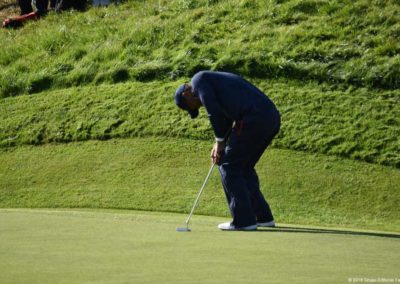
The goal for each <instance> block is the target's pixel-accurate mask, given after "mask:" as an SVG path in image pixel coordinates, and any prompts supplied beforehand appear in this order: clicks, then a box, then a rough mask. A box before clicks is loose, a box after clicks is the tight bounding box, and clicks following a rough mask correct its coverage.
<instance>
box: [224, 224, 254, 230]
mask: <svg viewBox="0 0 400 284" xmlns="http://www.w3.org/2000/svg"><path fill="white" fill-rule="evenodd" d="M218 229H221V230H223V231H255V230H257V225H250V226H245V227H240V228H237V227H235V226H234V225H233V224H232V223H231V222H226V223H222V224H219V225H218Z"/></svg>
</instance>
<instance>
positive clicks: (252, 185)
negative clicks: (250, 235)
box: [219, 112, 280, 227]
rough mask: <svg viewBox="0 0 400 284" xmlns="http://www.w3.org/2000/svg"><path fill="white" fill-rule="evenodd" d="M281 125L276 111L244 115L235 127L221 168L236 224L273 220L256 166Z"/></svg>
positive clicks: (238, 225)
mask: <svg viewBox="0 0 400 284" xmlns="http://www.w3.org/2000/svg"><path fill="white" fill-rule="evenodd" d="M279 128H280V117H279V113H277V112H276V113H274V114H270V115H264V116H262V117H260V116H258V117H257V116H247V117H244V118H243V119H242V120H240V121H236V123H235V126H234V127H233V129H232V133H231V135H230V138H229V140H228V143H227V146H226V147H225V151H224V154H223V156H222V158H221V163H220V166H219V171H220V174H221V180H222V184H223V187H224V191H225V195H226V199H227V201H228V205H229V209H230V212H231V215H232V217H233V221H232V223H233V225H235V226H236V227H244V226H249V225H254V224H256V223H257V222H269V221H272V220H273V215H272V212H271V209H270V207H269V205H268V203H267V201H266V200H265V198H264V196H263V194H262V193H261V191H260V184H259V179H258V176H257V173H256V171H255V169H254V167H255V165H256V163H257V162H258V160H259V159H260V157H261V156H262V154H263V153H264V151H265V149H266V148H267V147H268V145H269V144H271V142H272V139H273V138H274V137H275V135H276V134H277V133H278V132H279Z"/></svg>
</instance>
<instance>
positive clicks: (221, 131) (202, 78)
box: [192, 72, 232, 141]
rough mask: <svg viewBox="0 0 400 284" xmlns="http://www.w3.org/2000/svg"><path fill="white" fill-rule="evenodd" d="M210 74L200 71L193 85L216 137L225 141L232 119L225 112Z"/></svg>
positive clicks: (194, 78)
mask: <svg viewBox="0 0 400 284" xmlns="http://www.w3.org/2000/svg"><path fill="white" fill-rule="evenodd" d="M208 76H209V74H207V73H205V72H204V73H203V72H200V73H198V74H196V75H195V77H193V80H192V86H193V89H194V92H195V94H196V95H197V96H198V97H199V98H200V100H201V102H202V104H203V106H204V107H205V109H206V111H207V113H208V118H209V119H210V123H211V126H212V128H213V130H214V135H215V139H216V140H217V141H224V140H225V135H226V133H227V132H228V130H229V129H230V128H231V126H232V121H231V120H230V119H229V118H228V117H226V115H225V114H224V112H223V110H222V108H221V106H220V104H219V102H218V99H217V96H218V94H217V93H216V92H215V89H214V88H213V86H212V84H211V82H210V80H208V78H207V77H208Z"/></svg>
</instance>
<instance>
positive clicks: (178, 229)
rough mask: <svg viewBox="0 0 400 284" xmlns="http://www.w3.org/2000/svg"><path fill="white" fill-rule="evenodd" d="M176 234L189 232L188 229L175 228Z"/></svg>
mask: <svg viewBox="0 0 400 284" xmlns="http://www.w3.org/2000/svg"><path fill="white" fill-rule="evenodd" d="M176 231H177V232H190V231H191V230H190V229H189V228H176Z"/></svg>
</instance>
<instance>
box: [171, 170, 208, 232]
mask: <svg viewBox="0 0 400 284" xmlns="http://www.w3.org/2000/svg"><path fill="white" fill-rule="evenodd" d="M214 166H215V164H214V163H213V164H212V165H211V168H210V170H209V172H208V174H207V177H206V179H205V180H204V183H203V186H202V187H201V189H200V192H199V194H198V195H197V198H196V200H195V202H194V205H193V208H192V211H190V214H189V217H188V218H187V219H186V222H185V227H180V228H176V231H177V232H190V231H191V230H190V228H189V221H190V218H191V217H192V215H193V212H194V210H195V209H196V207H197V204H198V203H199V199H200V196H201V194H202V193H203V189H204V187H205V186H206V183H207V181H208V178H209V177H210V175H211V172H212V170H213V169H214Z"/></svg>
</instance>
